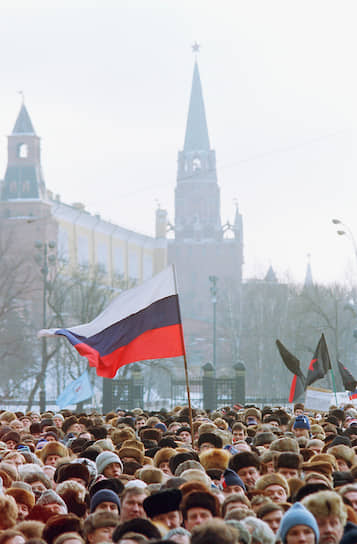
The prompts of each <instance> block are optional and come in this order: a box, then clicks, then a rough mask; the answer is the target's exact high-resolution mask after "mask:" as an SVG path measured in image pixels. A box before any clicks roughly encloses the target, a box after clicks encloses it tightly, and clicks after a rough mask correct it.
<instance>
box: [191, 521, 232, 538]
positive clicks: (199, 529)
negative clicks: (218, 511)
mask: <svg viewBox="0 0 357 544" xmlns="http://www.w3.org/2000/svg"><path fill="white" fill-rule="evenodd" d="M209 542H214V544H238V542H239V532H238V531H237V529H235V528H234V527H233V526H231V525H227V524H226V523H225V522H224V521H223V520H221V519H211V520H208V521H205V522H204V523H202V524H199V525H196V526H194V527H193V529H192V534H191V544H207V543H209Z"/></svg>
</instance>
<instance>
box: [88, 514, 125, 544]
mask: <svg viewBox="0 0 357 544" xmlns="http://www.w3.org/2000/svg"><path fill="white" fill-rule="evenodd" d="M117 525H119V516H118V514H115V513H113V512H105V511H102V512H101V511H99V512H95V513H94V514H90V515H89V516H88V517H87V518H86V520H85V521H84V526H83V532H84V536H85V537H86V539H87V542H88V543H89V544H99V543H100V542H111V540H112V534H113V531H114V529H115V527H116V526H117Z"/></svg>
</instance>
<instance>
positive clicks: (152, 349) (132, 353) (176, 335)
mask: <svg viewBox="0 0 357 544" xmlns="http://www.w3.org/2000/svg"><path fill="white" fill-rule="evenodd" d="M182 338H183V334H182V325H180V324H178V325H171V326H169V327H162V328H159V329H153V330H151V331H146V332H144V333H143V334H141V335H140V336H138V337H137V338H135V339H134V340H133V341H132V342H130V343H129V344H127V345H126V346H121V347H120V348H118V349H116V350H115V351H113V352H112V353H110V354H109V355H104V356H103V357H100V355H99V353H98V351H97V350H95V349H93V348H92V347H90V346H88V345H87V344H84V343H79V344H76V345H75V348H76V350H77V351H78V353H80V355H82V356H83V357H87V359H88V362H89V365H90V366H94V367H96V369H97V375H98V376H103V378H114V377H115V374H116V373H117V370H118V368H120V367H122V366H125V365H127V364H129V363H134V362H136V361H144V360H145V359H164V358H166V357H178V356H180V355H184V346H183V341H182Z"/></svg>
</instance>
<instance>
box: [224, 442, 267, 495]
mask: <svg viewBox="0 0 357 544" xmlns="http://www.w3.org/2000/svg"><path fill="white" fill-rule="evenodd" d="M229 468H230V469H231V470H234V472H236V473H237V474H238V476H239V477H240V478H241V479H242V480H243V482H244V485H245V486H246V488H247V489H248V491H249V490H251V489H254V487H255V484H256V482H257V480H258V479H259V477H260V460H259V458H258V456H257V455H256V454H255V453H252V452H248V451H247V452H241V453H237V454H235V455H233V457H231V459H230V461H229Z"/></svg>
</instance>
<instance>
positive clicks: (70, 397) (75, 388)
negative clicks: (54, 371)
mask: <svg viewBox="0 0 357 544" xmlns="http://www.w3.org/2000/svg"><path fill="white" fill-rule="evenodd" d="M92 395H93V388H92V385H91V383H90V381H89V375H88V370H86V371H85V372H83V374H82V375H81V376H79V378H77V379H76V380H74V381H73V382H71V383H70V384H68V385H67V387H66V388H65V389H64V390H63V391H62V393H61V394H60V396H59V397H58V398H57V401H56V402H57V406H58V407H59V409H60V410H62V409H63V408H66V407H67V406H70V405H71V404H78V402H82V401H84V400H87V399H88V398H89V397H91V396H92Z"/></svg>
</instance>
